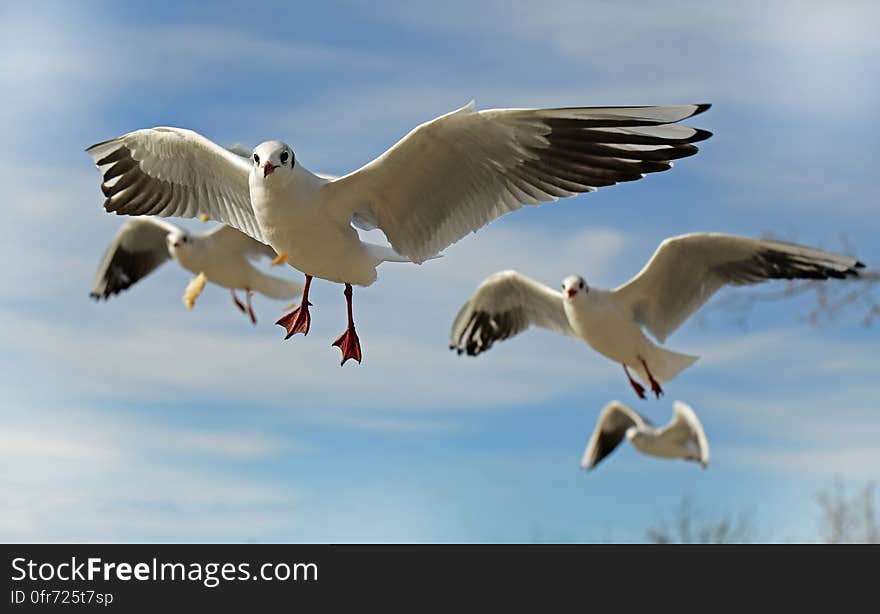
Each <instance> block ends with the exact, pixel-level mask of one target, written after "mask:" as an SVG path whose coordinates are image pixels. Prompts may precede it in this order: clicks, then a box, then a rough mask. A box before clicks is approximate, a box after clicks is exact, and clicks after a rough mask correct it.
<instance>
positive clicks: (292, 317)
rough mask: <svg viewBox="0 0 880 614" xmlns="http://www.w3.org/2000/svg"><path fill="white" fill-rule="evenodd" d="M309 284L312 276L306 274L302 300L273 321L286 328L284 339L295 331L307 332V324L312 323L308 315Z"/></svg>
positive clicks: (305, 333) (309, 304)
mask: <svg viewBox="0 0 880 614" xmlns="http://www.w3.org/2000/svg"><path fill="white" fill-rule="evenodd" d="M311 285H312V276H311V275H306V286H305V288H303V295H302V302H301V303H300V304H299V307H297V308H296V309H294V310H293V311H291V312H290V313H288V314H287V315H284V316H282V317H281V319H280V320H278V321H277V322H275V324H277V325H278V326H283V327H284V328H285V330H287V336H286V337H284V338H285V339H290V338H291V337H292V336H294V335H295V334H296V333H302V334H303V335H308V334H309V326H310V325H311V323H312V316H310V315H309V307H310V306H311V305H312V304H311V303H310V302H309V286H311Z"/></svg>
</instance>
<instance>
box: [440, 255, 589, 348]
mask: <svg viewBox="0 0 880 614" xmlns="http://www.w3.org/2000/svg"><path fill="white" fill-rule="evenodd" d="M532 325H535V326H541V327H543V328H548V329H550V330H552V331H555V332H557V333H560V334H563V335H568V336H570V337H577V334H576V333H575V332H574V330H573V329H572V328H571V325H570V324H569V323H568V318H567V317H566V315H565V308H564V307H563V303H562V293H561V292H557V291H555V290H552V289H551V288H548V287H547V286H545V285H544V284H540V283H538V282H536V281H534V280H532V279H529V278H528V277H526V276H525V275H520V274H519V273H517V272H516V271H501V272H500V273H495V274H494V275H491V276H489V277H488V278H486V280H485V281H483V283H481V284H480V285H479V287H478V288H477V290H476V292H474V294H473V296H471V298H470V299H468V301H467V302H466V303H465V304H464V305H463V306H462V308H461V309H460V310H459V312H458V315H457V316H456V317H455V322H453V324H452V331H451V333H450V339H449V349H453V350H457V351H458V353H459V354H461V353H463V352H467V354H468V355H469V356H476V355H477V354H480V353H482V352H485V351H486V350H488V349H489V348H491V347H492V345H493V344H494V343H495V342H496V341H500V340H502V339H507V338H508V337H513V336H514V335H516V334H518V333H521V332H522V331H524V330H525V329H527V328H528V327H529V326H532Z"/></svg>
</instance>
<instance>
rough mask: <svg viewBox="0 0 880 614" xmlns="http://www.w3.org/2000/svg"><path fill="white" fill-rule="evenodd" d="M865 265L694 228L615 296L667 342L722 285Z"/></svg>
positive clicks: (830, 274)
mask: <svg viewBox="0 0 880 614" xmlns="http://www.w3.org/2000/svg"><path fill="white" fill-rule="evenodd" d="M863 266H864V265H863V264H862V263H860V262H859V261H857V260H856V259H854V258H851V257H849V256H842V255H839V254H832V253H830V252H826V251H823V250H820V249H814V248H811V247H805V246H803V245H796V244H794V243H785V242H782V241H771V240H766V239H752V238H748V237H737V236H733V235H726V234H717V233H693V234H687V235H681V236H678V237H672V238H670V239H666V240H665V241H663V243H661V244H660V247H658V248H657V251H656V252H655V253H654V256H653V257H652V258H651V260H650V262H648V264H647V265H645V268H643V269H642V271H641V272H640V273H639V274H638V275H636V276H635V277H634V278H633V279H631V280H630V281H629V282H627V283H626V284H624V285H623V286H621V287H619V288H617V289H616V290H614V297H615V300H616V301H617V302H618V304H619V305H620V307H621V309H624V310H628V311H629V312H630V313H631V314H632V315H633V317H634V319H635V320H636V321H637V322H639V323H641V324H642V325H643V326H645V327H646V328H647V329H648V330H649V331H651V333H652V334H653V335H654V336H655V337H656V338H657V339H658V340H659V341H660V342H663V341H665V340H666V338H667V337H668V336H669V335H670V334H671V333H672V332H673V331H675V330H676V329H677V328H678V327H679V326H681V324H682V323H684V321H685V320H687V319H688V318H689V317H690V316H691V315H692V314H693V313H694V312H695V311H697V310H698V309H699V308H700V307H701V306H703V304H705V302H706V301H707V300H709V298H710V297H711V296H712V295H713V294H715V292H717V291H718V290H719V289H720V288H721V287H723V286H724V285H727V284H730V285H735V286H742V285H749V284H757V283H761V282H764V281H768V280H771V279H829V278H840V279H842V278H845V277H847V276H857V275H858V272H857V271H856V269H857V268H861V267H863Z"/></svg>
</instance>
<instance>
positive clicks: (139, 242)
mask: <svg viewBox="0 0 880 614" xmlns="http://www.w3.org/2000/svg"><path fill="white" fill-rule="evenodd" d="M276 256H277V255H276V253H275V250H273V249H272V248H271V247H269V246H268V245H264V244H263V243H260V242H258V241H255V240H254V239H252V238H250V237H249V236H247V235H245V234H243V233H241V232H239V231H238V230H235V229H234V228H230V227H229V226H225V225H220V226H217V227H216V228H214V229H212V230H210V231H207V232H189V231H187V230H185V229H183V228H180V227H178V226H175V225H174V224H169V223H168V222H166V221H164V220H159V219H155V218H150V217H143V218H134V219H131V220H129V221H128V222H126V223H125V224H123V225H122V228H120V229H119V232H117V233H116V236H115V237H114V238H113V241H112V242H111V243H110V245H109V246H108V247H107V249H106V250H105V251H104V256H103V257H102V258H101V262H100V264H99V265H98V270H97V272H96V273H95V281H94V283H93V284H92V291H91V293H90V295H91V297H92V298H94V299H96V300H100V299H107V298H109V297H110V296H112V295H114V294H118V293H119V292H121V291H123V290H125V289H127V288H129V287H130V286H132V285H134V284H136V283H137V282H138V281H140V280H141V279H143V278H144V277H146V276H147V275H149V274H150V273H152V272H153V271H154V270H155V269H156V268H158V267H159V266H160V265H162V264H163V263H164V262H165V261H166V260H168V259H171V258H173V259H174V260H176V261H177V263H178V264H179V265H180V266H182V267H183V268H184V269H187V270H188V271H191V272H193V273H195V274H197V275H199V274H204V275H205V277H206V278H207V280H208V281H211V282H212V283H215V284H217V285H218V286H222V287H224V288H229V290H230V292H231V293H232V300H233V302H234V303H235V305H236V306H237V307H238V308H239V309H240V310H241V311H242V312H244V313H246V314H247V315H248V316H249V317H250V319H251V322H253V323H254V324H256V323H257V319H256V316H255V315H254V310H253V306H252V305H251V293H252V292H259V293H260V294H263V295H265V296H268V297H270V298H275V299H289V298H293V297H294V296H295V295H296V294H297V293H298V292H300V291H301V290H302V286H301V285H300V284H298V283H296V282H293V281H289V280H286V279H282V278H280V277H275V276H273V275H267V274H266V273H263V272H262V271H260V270H259V269H258V268H257V267H255V266H254V265H253V264H252V263H251V260H252V259H256V258H259V257H268V258H274V257H276ZM236 290H243V291H244V293H245V303H242V302H241V300H239V298H238V297H237V296H236V294H235V291H236Z"/></svg>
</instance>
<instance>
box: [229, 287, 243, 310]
mask: <svg viewBox="0 0 880 614" xmlns="http://www.w3.org/2000/svg"><path fill="white" fill-rule="evenodd" d="M229 292H230V293H231V294H232V302H233V303H235V306H236V307H238V309H239V310H240V311H241V312H242V313H245V312H246V311H247V310H246V309H245V308H244V305H243V304H242V302H241V301H240V300H238V297H237V296H235V290H234V289H232V288H230V289H229Z"/></svg>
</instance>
